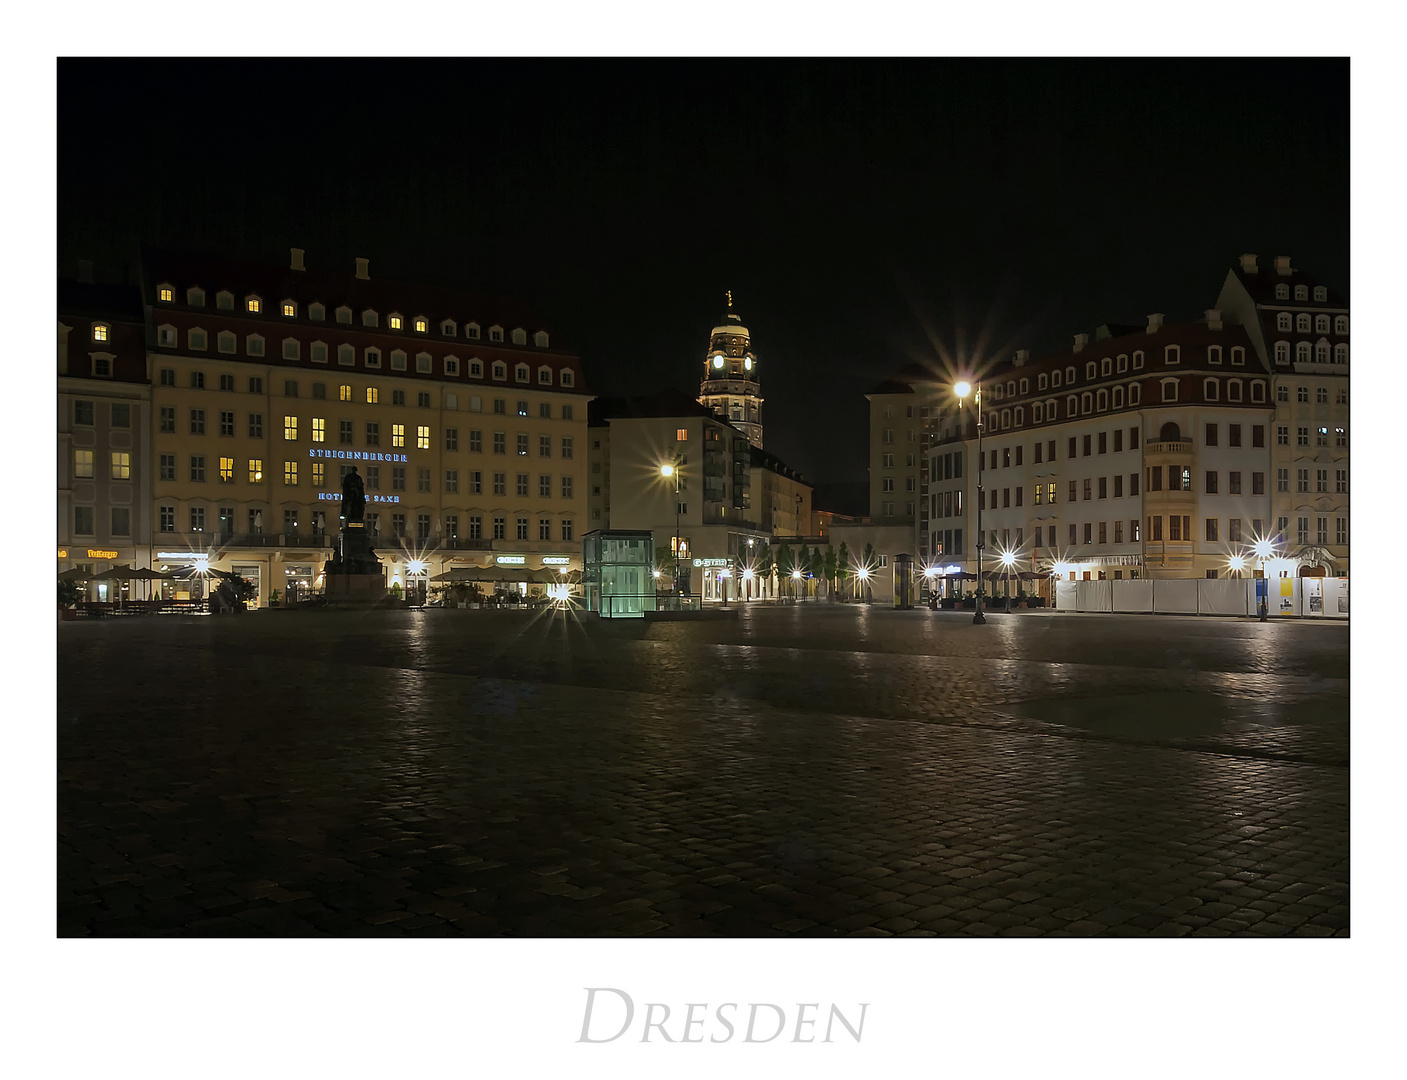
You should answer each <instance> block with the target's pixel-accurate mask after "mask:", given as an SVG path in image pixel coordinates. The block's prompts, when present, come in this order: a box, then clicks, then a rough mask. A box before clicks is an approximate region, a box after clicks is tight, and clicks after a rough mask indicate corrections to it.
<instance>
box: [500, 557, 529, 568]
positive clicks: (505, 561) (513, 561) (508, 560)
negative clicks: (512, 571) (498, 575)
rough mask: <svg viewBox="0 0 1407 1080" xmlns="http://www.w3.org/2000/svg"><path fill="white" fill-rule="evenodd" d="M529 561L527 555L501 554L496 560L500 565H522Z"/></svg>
mask: <svg viewBox="0 0 1407 1080" xmlns="http://www.w3.org/2000/svg"><path fill="white" fill-rule="evenodd" d="M527 561H528V557H527V556H526V555H500V556H499V557H498V558H497V559H495V560H494V562H496V563H498V565H499V566H522V565H523V564H524V563H525V562H527Z"/></svg>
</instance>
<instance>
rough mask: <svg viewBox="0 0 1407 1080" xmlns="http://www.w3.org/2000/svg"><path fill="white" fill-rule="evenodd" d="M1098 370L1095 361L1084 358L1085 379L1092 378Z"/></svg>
mask: <svg viewBox="0 0 1407 1080" xmlns="http://www.w3.org/2000/svg"><path fill="white" fill-rule="evenodd" d="M1098 371H1099V369H1098V368H1097V367H1095V363H1094V361H1093V360H1086V361H1085V378H1086V379H1093V378H1094V377H1095V375H1097V374H1098Z"/></svg>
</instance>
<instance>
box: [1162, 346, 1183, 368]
mask: <svg viewBox="0 0 1407 1080" xmlns="http://www.w3.org/2000/svg"><path fill="white" fill-rule="evenodd" d="M1163 362H1164V363H1166V364H1180V363H1182V346H1180V345H1169V346H1168V347H1167V348H1166V349H1164V350H1163Z"/></svg>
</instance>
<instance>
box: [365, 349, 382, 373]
mask: <svg viewBox="0 0 1407 1080" xmlns="http://www.w3.org/2000/svg"><path fill="white" fill-rule="evenodd" d="M365 357H366V366H367V367H369V368H379V367H380V366H381V350H380V349H367V350H366V354H365Z"/></svg>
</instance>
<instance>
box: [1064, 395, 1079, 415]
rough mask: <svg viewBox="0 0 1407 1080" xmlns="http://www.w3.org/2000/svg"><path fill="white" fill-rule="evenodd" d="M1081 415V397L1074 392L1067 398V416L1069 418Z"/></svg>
mask: <svg viewBox="0 0 1407 1080" xmlns="http://www.w3.org/2000/svg"><path fill="white" fill-rule="evenodd" d="M1079 415H1080V399H1079V398H1077V397H1076V396H1075V395H1074V394H1071V395H1069V396H1068V397H1067V398H1066V399H1065V416H1066V418H1067V419H1069V418H1071V417H1075V416H1079Z"/></svg>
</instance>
